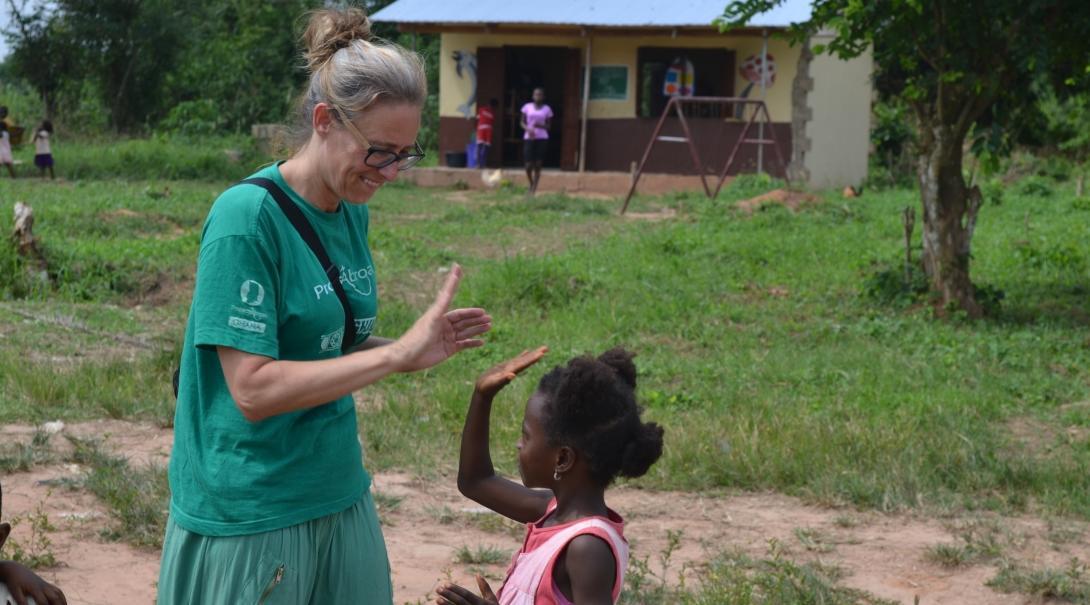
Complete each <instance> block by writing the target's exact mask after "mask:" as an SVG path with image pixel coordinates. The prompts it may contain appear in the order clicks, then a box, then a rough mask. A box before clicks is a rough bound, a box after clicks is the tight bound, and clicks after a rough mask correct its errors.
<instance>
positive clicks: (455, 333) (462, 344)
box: [391, 264, 492, 372]
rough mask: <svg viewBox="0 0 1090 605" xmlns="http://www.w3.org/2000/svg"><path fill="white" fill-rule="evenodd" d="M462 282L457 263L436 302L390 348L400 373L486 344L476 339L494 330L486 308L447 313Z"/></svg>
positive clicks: (437, 362)
mask: <svg viewBox="0 0 1090 605" xmlns="http://www.w3.org/2000/svg"><path fill="white" fill-rule="evenodd" d="M461 281H462V268H461V267H460V266H459V265H458V264H455V265H454V266H452V267H451V268H450V275H448V276H447V280H446V282H444V283H443V287H442V288H440V289H439V294H438V295H437V296H436V297H435V302H433V303H432V305H431V306H430V307H428V310H427V311H425V312H424V314H423V315H421V316H420V319H418V320H416V323H415V324H413V327H411V328H409V331H408V332H405V333H404V334H403V335H402V336H401V338H399V339H397V340H396V341H395V342H394V343H393V345H391V346H392V347H393V350H394V351H395V352H396V355H397V357H396V362H395V363H396V365H397V369H398V370H400V371H402V372H412V371H416V370H424V369H427V368H430V367H432V366H434V365H437V364H439V363H442V362H444V361H446V360H447V359H448V358H450V357H451V356H453V355H454V354H455V353H458V352H459V351H462V350H464V349H471V348H474V347H479V346H481V345H483V344H484V341H483V340H481V339H480V338H477V336H480V335H481V334H484V333H485V332H487V331H489V330H491V329H492V317H491V316H489V315H488V313H486V312H485V310H484V309H477V308H472V309H455V310H453V311H448V310H447V309H448V308H449V307H450V303H451V301H453V300H454V295H455V293H457V292H458V283H459V282H461Z"/></svg>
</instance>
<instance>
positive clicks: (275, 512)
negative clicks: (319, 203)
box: [170, 165, 378, 536]
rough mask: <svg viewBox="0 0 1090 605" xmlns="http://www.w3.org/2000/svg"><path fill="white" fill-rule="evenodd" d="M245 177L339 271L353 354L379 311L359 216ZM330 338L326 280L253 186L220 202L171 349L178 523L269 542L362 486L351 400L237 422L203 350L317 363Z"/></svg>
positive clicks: (337, 331)
mask: <svg viewBox="0 0 1090 605" xmlns="http://www.w3.org/2000/svg"><path fill="white" fill-rule="evenodd" d="M253 176H260V177H266V178H269V179H272V180H273V181H274V182H276V184H277V185H279V186H280V187H281V188H282V189H283V190H284V191H285V192H286V193H287V194H288V196H289V197H290V198H291V199H292V201H293V202H295V203H296V205H298V206H299V207H300V208H301V209H302V210H303V214H304V215H305V216H306V217H307V220H309V221H310V223H311V225H312V226H313V227H314V230H315V231H316V232H317V233H318V237H319V239H321V241H322V244H323V245H324V246H325V249H326V252H327V253H328V254H329V258H330V260H332V261H333V263H334V264H336V265H338V266H340V271H341V273H340V281H341V284H342V285H343V286H344V290H345V292H346V293H347V295H348V299H349V301H350V302H351V305H352V313H353V317H354V318H355V320H356V342H357V344H358V343H362V342H363V341H364V340H366V339H367V337H368V336H369V335H370V333H371V331H372V329H373V328H374V323H375V316H376V312H377V309H378V297H377V291H376V286H375V270H374V266H373V265H372V263H371V252H370V250H369V249H368V246H367V227H368V213H367V206H366V205H357V204H350V203H347V202H343V201H342V202H341V204H340V206H339V207H338V209H337V211H336V212H323V211H321V210H319V209H317V208H315V207H314V206H311V205H310V204H309V203H307V202H306V201H305V200H303V199H302V198H301V197H299V195H298V194H296V193H295V192H294V191H292V189H291V188H290V187H288V185H287V183H286V182H285V181H284V179H283V177H282V176H281V175H280V170H279V167H278V166H275V165H274V166H269V167H267V168H264V169H262V170H260V171H258V172H257V173H256V174H254V175H253ZM343 335H344V311H343V309H342V307H341V303H340V301H339V300H338V299H337V295H336V294H335V293H334V290H333V287H332V285H331V284H330V281H329V279H328V278H327V277H326V274H325V272H324V271H323V270H322V267H321V265H320V264H319V262H318V260H317V258H315V256H314V253H313V252H312V251H311V250H310V248H308V247H307V245H306V243H305V242H304V241H303V239H302V238H301V237H300V236H299V233H298V232H297V231H296V230H295V228H294V227H293V226H292V224H291V223H290V222H289V221H288V219H287V217H286V216H285V215H284V213H283V211H281V210H280V207H279V206H277V204H276V201H275V200H274V199H273V198H272V196H271V195H270V194H268V192H266V191H265V190H264V189H262V188H260V187H258V186H255V185H236V186H234V187H231V188H230V189H228V190H227V191H225V192H224V193H223V194H222V195H220V197H219V198H218V199H217V200H216V201H215V203H214V204H213V205H212V210H211V211H210V212H209V214H208V218H207V220H206V221H205V225H204V232H203V235H202V237H201V246H200V256H199V259H198V261H197V277H196V284H195V287H194V292H193V303H192V306H191V307H190V311H189V321H188V324H187V326H186V335H185V347H184V349H183V352H182V363H181V375H180V383H179V390H178V404H177V411H176V412H175V420H174V451H173V453H172V455H171V460H170V488H171V507H170V511H171V514H172V515H173V516H174V520H175V522H176V523H178V525H180V526H181V527H183V528H185V529H188V530H190V531H192V532H195V533H198V534H202V535H207V536H232V535H243V534H254V533H259V532H264V531H270V530H274V529H280V528H284V527H288V526H291V525H296V524H299V523H303V522H305V521H309V520H311V519H316V518H318V517H322V516H325V515H329V514H332V513H335V512H339V511H341V510H344V509H346V508H348V507H349V506H351V505H352V504H354V503H355V502H356V501H357V500H358V499H359V498H360V497H361V496H362V495H363V493H364V491H365V490H367V489H368V488H369V487H370V481H371V480H370V477H369V476H368V475H367V472H366V471H365V470H364V468H363V459H362V452H361V447H360V440H359V430H358V427H357V425H356V408H355V405H354V404H353V401H352V396H351V395H346V396H344V397H342V398H340V399H338V400H336V401H331V402H329V403H325V404H323V405H319V406H317V407H313V408H310V409H306V410H300V411H296V412H291V413H287V414H281V415H279V416H274V417H272V418H268V419H265V420H262V421H260V422H250V421H248V420H246V419H245V418H244V417H243V416H242V413H241V412H240V411H239V409H238V407H237V406H236V405H235V402H234V400H233V399H232V398H231V394H230V392H229V391H228V389H227V384H226V382H225V380H224V377H223V369H222V368H221V367H220V362H219V355H218V354H217V352H216V347H217V346H224V347H231V348H233V349H238V350H240V351H245V352H247V353H253V354H255V355H263V356H266V357H271V358H273V359H282V360H296V361H309V360H318V359H326V358H332V357H338V356H340V355H341V340H342V338H343Z"/></svg>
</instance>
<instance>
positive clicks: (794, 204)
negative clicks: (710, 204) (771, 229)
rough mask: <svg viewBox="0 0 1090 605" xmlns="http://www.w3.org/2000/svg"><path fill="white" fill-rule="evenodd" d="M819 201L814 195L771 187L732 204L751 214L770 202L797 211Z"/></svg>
mask: <svg viewBox="0 0 1090 605" xmlns="http://www.w3.org/2000/svg"><path fill="white" fill-rule="evenodd" d="M820 201H821V198H819V197H818V196H816V195H813V194H811V193H805V192H802V191H792V190H790V189H773V190H772V191H769V192H768V193H762V194H761V195H758V196H756V197H751V198H749V199H748V200H742V201H740V202H738V203H736V204H735V205H734V206H735V207H736V208H738V209H739V210H741V211H743V212H745V213H746V214H753V213H754V212H757V211H758V210H760V209H761V208H764V207H765V206H768V205H771V204H779V205H781V206H783V207H785V208H787V209H789V210H791V211H792V212H797V211H798V210H799V208H802V207H803V206H807V205H812V204H817V203H818V202H820Z"/></svg>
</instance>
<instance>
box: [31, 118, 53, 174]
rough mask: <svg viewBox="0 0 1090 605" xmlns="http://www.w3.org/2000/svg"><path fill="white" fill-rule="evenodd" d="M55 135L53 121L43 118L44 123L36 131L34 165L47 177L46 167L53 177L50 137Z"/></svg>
mask: <svg viewBox="0 0 1090 605" xmlns="http://www.w3.org/2000/svg"><path fill="white" fill-rule="evenodd" d="M51 136H53V122H50V121H49V120H42V125H41V126H39V127H38V130H37V132H35V133H34V165H35V166H37V167H38V170H39V171H41V174H42V178H43V179H44V178H45V169H46V168H48V169H49V178H53V150H52V149H51V148H50V146H49V137H51Z"/></svg>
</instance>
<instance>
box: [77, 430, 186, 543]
mask: <svg viewBox="0 0 1090 605" xmlns="http://www.w3.org/2000/svg"><path fill="white" fill-rule="evenodd" d="M68 439H69V440H70V441H71V442H72V445H73V446H74V448H75V449H74V451H73V453H72V456H71V459H72V461H73V462H76V463H79V464H83V465H87V466H89V467H90V472H89V473H88V475H87V477H86V479H85V480H84V484H83V487H85V488H86V489H87V490H88V491H90V492H91V493H92V494H94V495H95V496H96V497H97V498H98V499H99V500H100V501H101V502H102V503H103V504H104V505H105V506H106V508H107V509H108V510H109V513H110V518H111V521H112V522H111V523H110V525H108V526H107V527H105V528H103V530H102V535H103V536H104V537H105V538H107V539H110V540H117V541H123V542H127V543H129V544H132V545H134V546H141V547H147V548H160V547H162V545H163V532H164V531H165V528H166V519H167V508H168V503H169V501H170V487H169V486H168V485H167V473H166V469H165V468H163V467H161V466H154V465H153V466H149V467H147V468H140V469H134V468H132V467H131V466H130V465H129V463H128V462H127V461H126V460H125V459H124V458H119V457H116V456H112V455H110V454H107V453H105V452H103V451H102V450H101V449H100V448H99V447H98V445H97V444H96V443H95V442H93V441H89V440H81V439H77V438H74V437H71V436H69V437H68Z"/></svg>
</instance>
